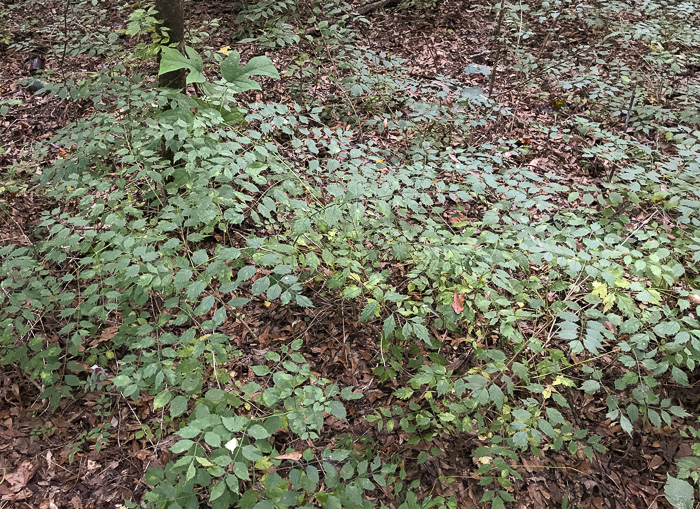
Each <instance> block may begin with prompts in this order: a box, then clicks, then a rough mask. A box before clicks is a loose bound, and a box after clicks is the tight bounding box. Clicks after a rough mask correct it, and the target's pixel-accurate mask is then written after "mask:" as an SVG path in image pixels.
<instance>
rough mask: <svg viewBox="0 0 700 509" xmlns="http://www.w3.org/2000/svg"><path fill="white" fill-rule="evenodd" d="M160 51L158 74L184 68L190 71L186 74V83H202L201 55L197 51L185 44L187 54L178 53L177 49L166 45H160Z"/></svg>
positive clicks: (203, 80) (202, 67) (203, 79)
mask: <svg viewBox="0 0 700 509" xmlns="http://www.w3.org/2000/svg"><path fill="white" fill-rule="evenodd" d="M160 51H161V54H160V68H159V69H158V75H159V76H160V75H161V74H165V73H168V72H172V71H177V70H180V69H186V70H188V71H190V73H189V74H188V75H187V84H190V83H204V82H205V81H206V79H205V78H204V76H203V75H202V70H203V69H204V65H203V64H202V57H200V56H199V53H197V52H196V51H195V50H194V49H193V48H190V47H189V46H185V51H186V53H187V56H185V55H183V54H182V53H180V52H179V51H178V50H177V49H175V48H169V47H167V46H161V48H160Z"/></svg>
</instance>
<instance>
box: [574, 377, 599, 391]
mask: <svg viewBox="0 0 700 509" xmlns="http://www.w3.org/2000/svg"><path fill="white" fill-rule="evenodd" d="M579 389H581V390H582V391H583V392H585V393H586V394H592V393H594V392H595V391H597V390H598V389H600V383H599V382H597V381H596V380H586V381H585V382H583V383H582V384H581V387H579Z"/></svg>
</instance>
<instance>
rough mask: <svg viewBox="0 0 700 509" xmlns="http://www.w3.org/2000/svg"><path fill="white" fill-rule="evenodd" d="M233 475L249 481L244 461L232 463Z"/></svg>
mask: <svg viewBox="0 0 700 509" xmlns="http://www.w3.org/2000/svg"><path fill="white" fill-rule="evenodd" d="M233 475H235V476H236V477H238V478H239V479H241V480H243V481H250V474H249V473H248V467H247V466H246V464H245V463H243V462H240V461H237V462H236V463H234V464H233Z"/></svg>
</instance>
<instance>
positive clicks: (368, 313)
mask: <svg viewBox="0 0 700 509" xmlns="http://www.w3.org/2000/svg"><path fill="white" fill-rule="evenodd" d="M378 315H379V303H378V302H377V301H376V300H374V299H370V300H369V302H367V304H366V305H365V307H364V309H363V310H362V313H361V314H360V321H361V322H364V321H367V320H369V319H370V318H372V317H374V316H378Z"/></svg>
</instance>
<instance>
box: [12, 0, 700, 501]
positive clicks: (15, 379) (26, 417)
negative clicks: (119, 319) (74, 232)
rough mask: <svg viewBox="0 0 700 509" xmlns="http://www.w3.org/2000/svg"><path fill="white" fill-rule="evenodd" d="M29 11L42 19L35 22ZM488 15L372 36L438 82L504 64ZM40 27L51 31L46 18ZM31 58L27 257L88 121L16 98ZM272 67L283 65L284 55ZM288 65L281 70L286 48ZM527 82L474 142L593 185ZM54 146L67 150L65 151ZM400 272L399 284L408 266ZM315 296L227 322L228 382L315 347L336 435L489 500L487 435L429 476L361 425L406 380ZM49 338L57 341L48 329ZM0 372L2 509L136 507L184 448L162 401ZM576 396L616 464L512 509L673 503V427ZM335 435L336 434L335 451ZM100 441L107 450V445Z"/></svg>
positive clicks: (543, 484) (518, 493)
mask: <svg viewBox="0 0 700 509" xmlns="http://www.w3.org/2000/svg"><path fill="white" fill-rule="evenodd" d="M202 4H203V2H202V3H197V4H194V7H193V10H192V12H191V13H190V22H191V23H195V22H197V21H202V20H204V19H209V18H211V17H213V16H216V17H222V18H223V19H224V24H226V23H228V22H229V21H230V19H231V18H232V17H233V15H232V14H231V13H228V12H222V13H218V12H216V11H217V10H218V9H222V10H224V9H226V7H225V2H220V3H217V4H216V5H213V4H212V5H206V6H205V5H202ZM44 8H45V9H46V10H45V11H43V12H50V16H57V15H58V13H59V12H60V6H58V4H56V5H55V9H53V10H52V9H51V8H49V7H48V6H44ZM21 14H22V15H24V16H27V17H32V16H39V14H38V13H37V12H25V13H21ZM116 16H117V13H116V11H110V12H109V15H108V17H107V18H106V20H105V21H104V24H105V25H106V26H117V27H119V26H124V21H123V20H121V19H119V18H117V17H116ZM480 16H481V17H480ZM483 16H485V14H484V12H483V11H480V10H476V9H473V10H471V9H468V8H465V6H464V4H462V3H461V2H456V1H446V2H444V5H443V7H442V8H441V9H440V10H430V9H428V10H425V11H415V10H392V11H388V12H384V11H377V12H373V13H371V14H370V15H369V17H370V19H371V20H372V22H373V24H372V25H371V27H370V28H365V29H364V30H365V33H366V41H367V43H368V44H369V45H370V46H372V47H373V48H375V49H378V50H382V51H385V52H387V53H394V54H396V55H399V56H401V57H404V58H406V59H407V60H408V61H409V62H411V65H413V67H412V69H411V72H412V73H415V74H416V75H419V76H422V77H427V78H430V79H436V80H438V79H439V78H438V76H439V75H442V74H449V75H459V74H460V73H461V72H462V71H463V69H464V68H465V67H466V66H467V65H468V64H472V63H476V64H484V65H491V64H492V63H493V61H492V55H493V51H492V49H490V48H491V46H490V45H491V43H490V41H489V37H490V31H491V30H492V28H493V19H489V18H484V17H483ZM38 19H39V20H40V22H41V19H43V18H38ZM227 20H229V21H227ZM564 29H565V30H570V32H571V34H570V35H571V38H572V39H575V38H585V37H587V36H589V35H590V34H586V33H583V32H584V29H583V27H564ZM224 42H225V40H222V44H223V43H224ZM242 53H245V50H244V51H242ZM32 54H33V52H32V51H30V50H29V49H28V50H27V51H15V50H13V49H7V48H6V49H4V50H3V51H2V53H1V55H2V61H3V65H2V66H1V67H0V96H1V97H2V99H3V100H5V99H11V98H16V99H20V100H22V101H23V102H24V104H23V105H21V106H18V107H14V108H13V109H12V110H11V114H10V115H8V116H6V117H4V118H0V137H2V139H3V145H2V146H3V148H4V149H5V153H4V154H1V155H0V168H2V169H1V170H0V171H1V172H2V180H3V181H5V180H8V181H9V182H10V183H11V185H10V186H6V188H5V189H4V190H3V193H2V195H0V246H5V245H8V244H16V245H21V246H29V245H31V244H32V242H33V230H34V228H35V227H36V223H37V221H38V218H39V215H40V213H41V211H42V210H47V209H49V208H50V207H52V206H53V205H54V204H51V203H49V202H47V201H46V200H44V199H43V198H38V197H37V195H36V193H35V188H34V186H35V184H33V183H32V182H31V180H30V177H31V176H32V175H33V174H34V173H36V172H37V171H41V169H40V168H36V167H34V166H32V165H31V163H29V162H28V161H29V160H30V159H29V155H30V154H31V152H32V151H33V150H35V147H36V146H37V142H40V141H45V140H47V139H50V138H51V137H52V136H53V135H54V134H55V133H56V131H57V130H58V129H60V128H61V127H62V126H65V125H66V124H68V123H69V122H70V121H71V120H73V119H75V118H78V117H80V116H81V115H85V114H87V113H89V112H90V111H91V110H90V105H89V104H84V103H80V102H72V101H64V100H60V99H58V98H49V97H46V96H41V95H39V96H34V95H32V94H30V93H29V92H27V91H26V90H25V89H24V88H23V87H21V86H18V85H17V84H16V80H17V79H18V78H22V77H26V76H27V64H28V60H29V58H30V57H31V55H32ZM271 56H272V57H273V58H274V54H273V55H271ZM278 58H279V59H281V60H282V61H284V59H285V58H286V57H285V52H284V51H283V52H281V53H280V55H279V56H278ZM103 64H104V62H102V61H101V60H100V58H98V57H95V58H93V59H87V60H86V59H80V58H78V59H75V58H74V59H70V58H68V59H67V60H66V61H65V62H64V63H63V66H64V68H65V71H66V72H72V71H78V70H80V71H83V72H84V71H89V70H94V69H95V68H97V67H99V66H100V65H103ZM281 65H283V64H281ZM47 67H49V68H53V69H56V70H58V62H56V61H51V60H50V61H49V62H48V63H47ZM152 70H153V69H151V71H152ZM519 79H520V77H519V76H518V75H517V74H516V73H514V74H512V75H504V76H502V77H499V79H498V80H497V82H496V86H495V92H496V93H497V94H498V97H499V99H500V100H501V101H503V102H504V103H505V104H506V105H507V106H508V107H510V108H511V109H512V110H513V112H514V113H515V116H514V117H513V119H512V121H511V122H509V123H506V122H501V123H499V124H497V125H495V126H492V127H491V128H489V130H484V132H483V133H481V134H480V139H477V140H472V141H471V142H470V143H485V142H496V141H497V140H498V139H499V138H504V139H511V140H519V143H520V144H526V145H528V146H529V147H530V148H531V151H530V155H529V158H528V159H527V160H523V161H522V164H523V165H529V167H530V168H531V169H533V170H534V171H537V172H541V173H544V172H548V171H551V172H555V173H557V174H559V175H561V176H562V177H563V178H564V180H563V181H562V183H569V184H576V183H578V184H581V185H583V184H586V185H594V184H595V181H596V179H597V178H599V176H598V175H595V174H594V175H590V174H584V173H583V172H582V171H581V169H580V167H579V166H578V165H577V164H576V160H577V157H576V155H577V152H578V151H579V150H580V146H579V145H580V143H581V142H580V140H572V141H571V142H567V143H565V142H564V141H562V140H561V139H559V140H557V139H554V140H552V139H549V138H548V137H547V136H545V135H544V134H542V133H541V132H539V131H538V130H535V129H533V128H532V127H531V126H530V125H529V124H528V121H529V120H537V121H538V122H542V123H551V122H552V121H553V118H554V116H555V114H562V115H563V114H570V113H571V112H567V111H563V112H556V111H554V110H553V108H552V106H551V105H550V104H549V103H547V102H544V103H543V99H542V98H541V96H540V93H539V92H540V91H539V90H534V89H531V88H529V87H528V86H527V84H522V83H519V82H518V80H519ZM474 85H479V86H482V87H484V88H487V87H488V83H487V78H486V77H484V76H478V77H475V78H474ZM516 86H517V88H516ZM49 150H52V151H55V152H58V150H60V148H59V147H49ZM462 213H464V214H468V212H462ZM462 219H463V218H462V217H460V218H459V220H462ZM396 272H397V277H398V278H400V277H401V268H400V267H398V268H397V269H396ZM313 300H314V304H315V306H316V307H315V308H314V309H313V310H309V309H306V310H301V309H300V308H294V307H291V306H287V307H284V308H281V307H278V306H277V305H276V304H272V305H270V306H269V307H266V306H265V305H263V304H262V303H259V304H258V305H257V307H253V308H251V309H250V310H249V311H248V310H247V314H246V316H245V317H241V318H240V319H238V320H236V321H235V322H232V323H229V324H228V326H227V328H226V332H228V333H230V334H231V338H232V340H233V341H235V342H236V344H237V345H238V347H239V348H240V349H241V352H242V355H241V357H239V358H236V359H235V360H234V361H232V362H231V363H230V364H229V365H227V366H226V367H225V368H226V370H227V371H228V372H229V374H231V376H233V377H235V378H237V379H245V378H246V377H250V378H252V377H253V374H252V373H251V372H250V371H249V366H250V365H252V364H256V363H260V362H261V360H262V359H263V355H264V353H265V352H266V351H268V350H269V349H270V348H274V346H275V345H276V344H280V343H287V342H289V341H291V340H293V339H296V338H299V337H303V338H304V340H305V349H306V352H305V353H306V354H307V355H309V356H310V357H311V359H312V363H313V365H312V369H314V370H315V371H316V372H318V373H319V374H320V375H321V376H324V377H327V378H329V379H331V380H334V381H336V382H339V383H342V384H343V385H353V386H355V387H356V388H357V390H358V391H360V392H362V393H363V394H364V396H365V397H364V398H363V399H362V400H359V401H360V402H359V403H357V402H356V403H354V406H351V407H350V409H349V414H348V421H347V422H341V421H337V422H334V423H332V424H333V425H332V426H330V428H332V429H333V430H334V431H335V432H336V434H337V435H340V434H348V435H350V436H353V437H361V436H371V437H373V438H374V439H376V441H377V443H378V444H379V446H380V447H381V452H382V453H384V454H386V455H387V456H391V455H395V454H398V455H401V457H403V458H405V465H406V469H407V471H408V474H409V477H410V478H416V477H421V478H422V480H423V481H424V482H423V485H424V486H431V485H432V486H434V487H435V491H436V492H437V493H440V494H444V495H451V494H454V495H456V497H457V499H458V501H459V503H460V507H469V506H476V505H478V502H479V499H480V489H479V487H478V486H477V480H475V479H474V478H472V477H471V474H470V471H471V470H473V469H470V466H471V465H470V463H471V458H470V452H471V451H472V450H473V449H474V448H476V447H477V446H478V445H480V444H481V440H482V439H483V437H477V436H472V435H469V434H463V435H460V436H455V437H454V440H453V441H451V443H443V444H440V443H439V442H436V443H435V444H434V445H436V446H439V447H441V448H442V449H443V450H444V451H446V454H445V455H443V456H442V457H441V458H432V459H431V460H429V461H428V462H427V463H425V464H422V465H420V466H418V465H417V464H416V458H417V455H418V453H419V452H420V450H419V449H418V448H416V447H417V446H410V445H408V444H407V443H405V442H403V437H402V436H401V434H400V433H399V434H396V433H395V434H391V435H390V434H382V433H380V432H378V431H377V430H376V427H374V426H371V425H370V424H368V423H367V422H366V421H364V419H363V417H364V416H365V415H367V414H369V413H372V411H373V409H374V408H376V407H379V406H389V405H391V404H393V403H395V401H392V396H391V394H392V392H393V391H394V390H395V389H396V388H397V387H399V385H400V380H399V381H394V382H393V383H386V384H381V383H379V382H378V380H377V378H376V377H374V376H372V374H371V372H372V369H373V368H374V367H375V366H377V364H378V363H379V362H380V359H378V353H377V352H378V350H379V348H378V346H377V340H376V338H377V337H378V331H375V330H373V329H372V328H370V327H358V326H357V325H356V320H355V317H357V316H358V314H359V311H358V310H356V309H351V308H349V305H348V304H347V303H344V302H339V301H337V300H335V299H334V298H333V297H332V296H327V295H322V294H318V295H315V296H313ZM343 306H345V307H343ZM114 333H115V331H114V330H111V331H110V329H109V328H108V329H106V330H104V331H103V332H102V334H103V336H102V337H101V338H95V341H101V340H106V339H108V338H109V337H110V336H109V335H110V334H114ZM46 335H47V337H50V336H51V331H47V333H46ZM446 342H447V343H448V344H451V345H453V346H452V347H451V348H448V349H447V350H446V352H444V355H445V356H446V357H447V359H448V361H449V362H451V363H452V365H454V366H456V367H458V368H459V369H467V368H468V367H469V360H468V357H469V354H470V352H469V351H468V349H467V348H466V346H465V343H463V342H461V341H460V339H459V338H452V339H451V340H450V339H449V338H448V339H447V341H446ZM465 359H466V360H465ZM86 369H90V368H89V367H87V366H86ZM0 375H1V377H0V478H2V476H3V473H4V481H3V482H2V483H0V508H2V507H17V508H37V507H38V508H41V509H53V508H56V507H60V508H63V507H70V508H75V509H78V508H86V509H87V508H101V507H116V506H118V505H119V504H120V503H121V502H122V501H123V500H124V499H139V498H140V496H141V495H142V494H143V492H144V490H145V488H146V486H145V484H144V482H143V473H144V472H145V470H146V469H147V468H148V467H149V466H162V465H163V464H165V463H167V462H168V461H169V460H170V456H169V453H168V448H169V446H170V445H171V444H172V441H171V439H168V438H165V439H163V438H159V437H161V436H165V435H167V434H168V433H169V432H170V431H171V430H170V429H168V425H167V424H163V415H162V414H161V413H160V412H159V411H155V412H154V411H153V409H152V397H150V396H142V397H141V398H140V399H139V400H138V402H136V403H132V402H130V401H127V400H125V399H124V398H122V397H121V396H120V395H119V394H118V393H117V392H114V391H113V392H102V393H96V392H95V393H87V394H85V395H83V396H82V397H79V398H77V399H75V400H66V401H63V402H62V404H61V406H60V408H59V409H58V410H57V411H56V412H54V413H52V412H50V411H49V409H48V408H47V405H46V404H45V402H43V401H41V400H40V399H39V398H38V395H39V392H40V387H39V386H38V384H37V383H36V382H32V381H28V380H27V378H26V376H24V375H23V374H22V373H20V372H19V371H18V370H17V369H15V368H13V367H11V366H2V367H0ZM106 375H110V374H109V373H107V374H106ZM91 376H94V377H98V378H99V377H101V376H104V374H101V373H99V372H94V373H93V374H92V375H91ZM565 396H566V397H567V398H568V399H569V403H570V405H571V407H572V409H574V410H573V411H572V412H571V415H569V416H567V417H568V418H569V419H570V420H572V421H574V422H577V423H578V424H579V425H580V426H581V427H586V428H588V429H592V430H595V432H596V433H598V434H600V435H601V436H603V437H604V442H605V445H606V446H607V447H608V452H607V453H605V454H598V455H597V456H596V458H595V460H594V461H589V460H588V459H586V457H585V455H583V454H582V453H581V454H580V455H578V456H573V457H572V456H571V455H568V454H566V453H562V454H560V455H556V454H549V455H548V456H547V459H546V460H543V459H539V458H536V457H534V456H531V457H529V459H528V460H527V461H524V463H523V465H521V466H520V467H519V469H518V470H519V472H520V473H521V474H522V475H523V477H524V479H525V482H518V483H516V486H515V488H514V489H513V492H512V495H513V496H514V497H515V499H516V500H517V501H518V502H517V504H516V507H523V508H524V507H561V504H562V499H563V498H564V496H565V495H566V496H567V497H568V500H569V502H570V503H571V504H572V505H574V506H580V507H585V508H604V507H607V508H616V509H617V508H640V509H641V508H654V507H665V501H663V500H662V498H661V493H662V491H663V486H664V483H665V479H666V472H667V470H668V469H669V468H670V466H671V465H672V464H673V463H674V462H675V459H676V458H678V457H682V456H686V455H689V454H690V444H689V443H688V442H684V441H683V440H682V439H681V438H680V437H679V435H678V433H677V431H676V430H675V429H671V428H664V429H663V430H657V429H655V428H653V427H651V426H648V428H647V429H645V430H644V431H645V433H644V434H643V435H640V434H639V433H635V435H634V436H632V437H631V438H630V437H628V435H627V434H626V433H624V432H623V431H622V430H621V429H620V427H619V425H618V424H617V423H611V422H610V420H609V419H606V418H605V413H606V408H605V406H604V404H603V403H602V402H600V401H598V400H596V399H593V398H591V397H588V396H585V395H583V394H582V393H580V392H578V391H576V392H574V391H572V392H570V393H568V394H565ZM680 396H681V397H683V398H687V397H690V396H691V395H688V394H685V395H680ZM689 403H690V402H689ZM100 427H102V429H104V435H103V439H104V440H101V439H100V437H99V436H98V435H99V431H98V432H97V434H95V431H94V430H96V429H97V430H99V429H100ZM334 439H335V437H328V440H329V441H330V440H334ZM102 441H103V442H104V443H103V444H102V445H101V446H96V442H97V443H98V444H99V443H101V442H102ZM287 445H289V446H293V445H294V444H293V443H292V442H290V443H288V444H287ZM315 445H316V446H318V447H323V446H324V445H325V443H324V442H323V441H318V442H317V443H316V444H315ZM418 447H419V446H418ZM440 476H454V477H455V479H456V481H455V482H454V483H452V484H449V485H443V484H441V483H439V482H438V478H439V477H440ZM376 496H377V498H378V499H380V498H381V499H383V500H384V501H385V503H388V502H390V501H391V498H392V493H391V492H390V491H386V492H384V493H381V492H377V493H376Z"/></svg>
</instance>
